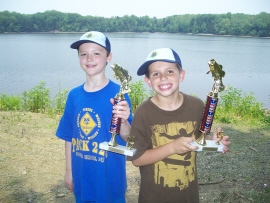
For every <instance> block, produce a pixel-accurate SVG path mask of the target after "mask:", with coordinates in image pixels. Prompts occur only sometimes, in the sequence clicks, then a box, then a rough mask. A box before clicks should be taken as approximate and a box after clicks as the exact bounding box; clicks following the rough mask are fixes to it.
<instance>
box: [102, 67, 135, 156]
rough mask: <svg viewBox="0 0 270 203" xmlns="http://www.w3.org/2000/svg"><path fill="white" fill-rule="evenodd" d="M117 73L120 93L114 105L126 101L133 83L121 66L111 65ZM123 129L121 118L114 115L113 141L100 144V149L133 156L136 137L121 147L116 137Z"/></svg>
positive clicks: (111, 131)
mask: <svg viewBox="0 0 270 203" xmlns="http://www.w3.org/2000/svg"><path fill="white" fill-rule="evenodd" d="M111 68H112V69H113V71H114V73H115V78H116V79H117V80H120V82H121V85H120V91H119V93H117V94H116V95H115V98H114V105H117V104H118V103H119V102H121V101H123V100H125V98H124V95H125V94H126V93H128V92H130V88H129V82H130V81H131V76H129V75H128V71H127V70H125V69H123V68H122V67H121V66H120V65H119V64H116V63H115V64H113V65H111ZM120 128H121V118H116V117H115V116H114V115H112V120H111V126H110V133H111V134H112V137H111V140H110V141H109V142H102V143H100V144H99V148H100V149H103V150H106V151H111V152H115V153H118V154H123V155H127V156H133V155H134V154H135V152H136V149H134V148H132V147H133V145H134V137H131V136H129V137H128V140H127V144H126V146H122V145H119V144H118V143H117V142H116V136H117V135H118V134H119V133H120Z"/></svg>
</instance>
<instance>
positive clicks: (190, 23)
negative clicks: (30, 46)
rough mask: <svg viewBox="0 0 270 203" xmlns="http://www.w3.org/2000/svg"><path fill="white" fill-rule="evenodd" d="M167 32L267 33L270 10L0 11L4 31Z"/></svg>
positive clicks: (253, 34) (262, 35)
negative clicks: (164, 13)
mask: <svg viewBox="0 0 270 203" xmlns="http://www.w3.org/2000/svg"><path fill="white" fill-rule="evenodd" d="M89 30H98V31H101V32H167V33H193V34H198V33H203V34H215V35H236V36H253V37H270V13H266V12H261V13H260V14H257V15H249V14H242V13H236V14H232V13H230V12H229V13H226V14H184V15H173V16H168V17H165V18H156V17H153V18H150V17H148V16H142V17H137V16H135V15H130V16H129V15H125V16H122V17H118V16H115V17H110V18H105V17H98V16H91V15H88V16H81V15H79V14H77V13H62V12H59V11H55V10H51V11H45V12H43V13H35V14H21V13H16V12H9V11H2V12H0V33H4V32H87V31H89Z"/></svg>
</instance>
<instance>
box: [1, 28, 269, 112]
mask: <svg viewBox="0 0 270 203" xmlns="http://www.w3.org/2000/svg"><path fill="white" fill-rule="evenodd" d="M106 35H107V36H108V37H109V39H110V41H111V44H112V53H113V60H112V62H111V63H110V64H109V65H111V64H113V63H118V64H120V65H121V66H122V67H123V68H125V69H127V70H128V71H129V74H130V75H131V76H132V78H133V79H132V81H133V82H136V81H138V80H142V79H143V77H142V76H137V75H136V72H137V69H138V67H139V66H140V65H141V64H142V63H143V62H144V60H145V58H146V56H147V55H148V53H149V52H150V51H152V50H153V49H156V48H162V47H170V48H173V49H174V50H175V51H176V52H177V53H178V54H179V55H180V58H181V60H182V64H183V69H185V70H186V76H185V80H184V82H183V83H181V86H180V89H181V91H183V92H186V93H188V94H196V95H197V96H199V97H200V98H201V99H203V100H205V98H206V95H207V93H208V92H209V91H210V90H211V88H212V85H213V83H214V80H213V78H212V76H211V75H208V74H206V72H207V71H208V69H209V67H208V64H207V62H208V61H209V60H210V59H212V58H213V59H215V60H216V61H217V62H218V63H220V64H222V65H223V70H224V71H225V72H226V75H225V77H224V78H223V83H224V85H225V86H232V87H234V88H237V89H240V90H242V91H243V93H246V94H249V93H251V92H253V93H254V96H256V98H257V101H258V102H261V103H262V104H263V106H264V107H266V108H270V96H269V95H270V80H269V78H270V59H269V56H270V39H265V38H244V37H231V36H230V37H229V36H228V37H227V36H198V35H181V34H163V33H107V34H106ZM80 36H81V33H72V34H0V45H1V46H0V94H1V93H5V94H7V95H19V94H21V93H22V92H23V91H28V90H30V89H31V88H33V87H34V86H36V85H37V84H39V83H40V82H41V81H45V83H46V87H48V88H49V89H50V92H51V95H52V96H54V95H55V94H56V93H57V92H59V91H61V90H63V89H68V90H70V89H72V88H73V87H75V86H78V85H80V84H82V83H83V82H84V81H85V74H84V72H83V71H82V70H81V68H80V66H79V62H78V57H77V51H76V50H73V49H70V48H69V46H70V44H71V43H73V42H74V41H76V40H77V39H79V37H80ZM107 76H108V77H109V78H111V79H113V71H112V70H111V68H110V67H109V66H108V67H107ZM113 80H114V79H113ZM117 83H119V82H118V81H117Z"/></svg>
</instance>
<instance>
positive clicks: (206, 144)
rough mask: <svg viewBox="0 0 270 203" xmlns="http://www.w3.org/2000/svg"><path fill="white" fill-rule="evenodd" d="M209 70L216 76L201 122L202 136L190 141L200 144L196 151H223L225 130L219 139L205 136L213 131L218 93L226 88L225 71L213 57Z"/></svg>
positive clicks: (219, 133)
mask: <svg viewBox="0 0 270 203" xmlns="http://www.w3.org/2000/svg"><path fill="white" fill-rule="evenodd" d="M208 65H209V68H210V69H209V71H207V73H206V74H209V73H210V72H211V73H212V77H213V78H214V84H213V87H212V90H211V91H210V92H209V93H208V95H207V99H206V104H205V108H204V113H203V116H202V120H201V124H200V128H199V130H200V132H201V136H200V137H199V138H198V139H196V140H195V142H192V143H190V144H191V145H193V146H198V147H199V148H198V149H197V150H196V151H217V152H222V151H223V150H222V149H223V147H224V145H223V144H222V143H221V140H222V139H223V136H224V132H223V131H221V132H218V134H217V137H218V138H219V140H206V139H205V136H206V135H208V134H209V133H210V131H211V127H212V123H213V120H214V115H215V111H216V107H217V103H218V93H219V92H221V91H223V90H224V89H225V86H224V85H223V83H222V77H224V76H225V71H224V70H223V69H222V68H223V67H222V65H221V64H218V63H217V62H216V61H215V60H214V59H211V60H210V61H209V62H208Z"/></svg>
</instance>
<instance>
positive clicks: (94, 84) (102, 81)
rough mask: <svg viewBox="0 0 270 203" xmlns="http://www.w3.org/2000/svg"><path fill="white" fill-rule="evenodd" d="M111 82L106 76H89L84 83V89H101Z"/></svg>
mask: <svg viewBox="0 0 270 203" xmlns="http://www.w3.org/2000/svg"><path fill="white" fill-rule="evenodd" d="M108 83H109V79H108V78H106V77H103V78H91V79H89V78H87V80H86V82H85V84H84V90H85V91H86V92H96V91H98V90H101V89H102V88H104V87H105V86H106V85H107V84H108Z"/></svg>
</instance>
